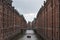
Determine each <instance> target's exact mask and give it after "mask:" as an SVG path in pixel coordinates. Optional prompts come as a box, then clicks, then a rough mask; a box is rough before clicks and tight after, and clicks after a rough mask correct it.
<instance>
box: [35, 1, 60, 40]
mask: <svg viewBox="0 0 60 40" xmlns="http://www.w3.org/2000/svg"><path fill="white" fill-rule="evenodd" d="M35 25H36V27H38V28H39V29H37V30H36V31H37V33H38V34H39V35H41V36H42V37H43V38H44V39H46V40H60V38H59V37H60V33H59V30H60V29H59V28H60V0H46V2H45V1H44V6H42V7H41V9H40V10H39V12H38V14H37V18H36V23H35Z"/></svg>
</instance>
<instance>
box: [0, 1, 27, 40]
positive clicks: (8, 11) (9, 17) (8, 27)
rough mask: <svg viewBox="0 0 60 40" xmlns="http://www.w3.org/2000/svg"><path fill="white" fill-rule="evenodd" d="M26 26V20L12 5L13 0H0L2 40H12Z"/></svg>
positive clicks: (0, 33)
mask: <svg viewBox="0 0 60 40" xmlns="http://www.w3.org/2000/svg"><path fill="white" fill-rule="evenodd" d="M22 27H23V28H26V20H25V19H24V17H23V16H21V15H20V14H19V12H18V11H17V10H16V9H14V7H13V6H12V0H11V1H6V0H0V40H10V39H11V38H12V37H14V36H15V35H17V34H18V33H21V29H22Z"/></svg>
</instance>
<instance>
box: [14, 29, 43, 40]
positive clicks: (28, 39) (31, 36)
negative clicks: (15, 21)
mask: <svg viewBox="0 0 60 40" xmlns="http://www.w3.org/2000/svg"><path fill="white" fill-rule="evenodd" d="M13 40H42V39H41V38H40V37H39V36H37V34H35V33H34V31H33V30H26V32H25V33H24V34H23V35H21V34H20V35H18V36H16V37H15V38H14V39H13Z"/></svg>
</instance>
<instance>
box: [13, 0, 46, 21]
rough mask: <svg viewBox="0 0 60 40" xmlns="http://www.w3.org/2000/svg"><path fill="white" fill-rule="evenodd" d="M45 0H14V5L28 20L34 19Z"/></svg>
mask: <svg viewBox="0 0 60 40" xmlns="http://www.w3.org/2000/svg"><path fill="white" fill-rule="evenodd" d="M44 1H45V0H13V6H14V7H15V9H17V10H18V12H19V13H20V14H23V15H24V17H25V19H26V21H33V19H34V18H35V17H36V15H37V13H38V11H39V9H40V8H41V6H42V5H43V3H44Z"/></svg>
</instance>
